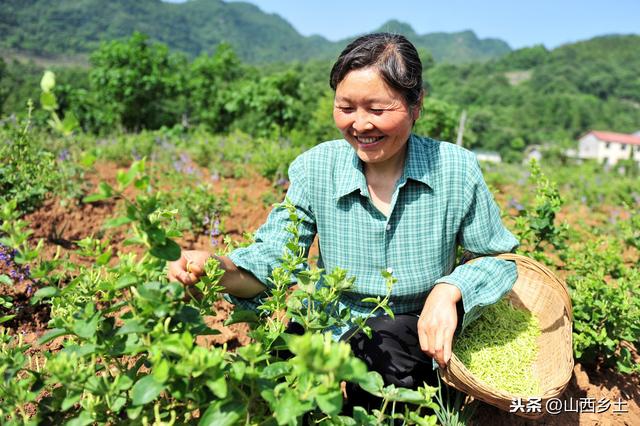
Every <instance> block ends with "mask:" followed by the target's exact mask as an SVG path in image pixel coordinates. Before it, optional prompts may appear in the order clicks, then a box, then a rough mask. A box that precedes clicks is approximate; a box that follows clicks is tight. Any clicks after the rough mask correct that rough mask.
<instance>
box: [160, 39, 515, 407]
mask: <svg viewBox="0 0 640 426" xmlns="http://www.w3.org/2000/svg"><path fill="white" fill-rule="evenodd" d="M330 84H331V87H332V88H333V89H334V91H335V103H334V111H333V117H334V120H335V123H336V126H337V127H338V129H339V130H340V131H341V132H342V135H343V136H344V140H337V141H331V142H325V143H322V144H320V145H317V146H316V147H314V148H312V149H311V150H309V151H307V152H306V153H304V154H302V155H300V156H299V157H298V158H297V159H296V160H295V161H294V162H293V163H292V164H291V167H290V169H289V179H290V181H291V184H290V187H289V190H288V192H287V196H288V197H289V199H290V200H291V201H292V202H293V203H294V205H295V206H296V208H297V213H298V216H299V217H300V218H302V219H303V222H302V226H301V229H300V242H301V244H303V245H304V246H305V248H306V249H307V253H308V249H309V247H310V246H311V243H312V241H313V239H314V237H315V236H316V235H317V236H318V238H319V248H320V259H319V262H318V263H319V266H320V267H323V268H325V269H326V270H329V271H330V270H332V269H333V268H335V267H341V268H343V269H346V270H347V271H349V273H350V275H352V276H355V277H357V279H356V285H355V288H354V289H353V290H352V291H350V292H348V293H346V294H345V295H344V296H343V298H342V300H341V303H343V304H344V305H345V306H348V307H349V308H351V311H352V315H366V314H367V313H368V312H369V310H370V309H371V305H370V304H363V303H361V302H360V300H361V299H363V298H364V297H370V296H374V297H375V296H378V295H381V296H384V295H385V294H386V291H387V289H386V286H385V282H384V279H383V277H382V276H381V274H380V271H381V270H384V269H386V270H389V271H392V273H393V275H394V277H395V278H397V280H398V281H397V283H396V284H395V286H394V288H393V292H392V296H391V299H390V301H391V303H390V305H391V308H392V310H393V311H394V313H395V319H391V318H390V317H387V316H380V317H377V318H373V319H371V320H370V321H369V325H370V326H371V327H372V329H373V337H372V338H371V339H368V338H367V337H366V336H364V334H363V333H360V334H356V335H355V336H353V337H352V338H351V339H350V340H349V342H350V344H351V346H352V348H353V351H354V353H355V355H356V356H358V357H360V358H361V359H363V360H364V361H365V362H366V363H367V364H368V366H369V368H370V369H373V370H376V371H378V372H379V373H381V374H382V376H383V378H384V380H385V382H386V384H391V383H393V384H395V385H396V386H403V387H410V388H415V387H417V386H420V385H422V384H423V382H424V381H427V382H428V383H431V384H433V382H434V377H435V376H434V371H433V367H432V364H435V363H437V364H438V365H439V366H440V367H442V368H444V367H445V366H446V364H447V363H448V361H449V359H450V358H451V346H452V340H453V336H454V332H455V330H456V328H457V326H458V322H459V321H458V317H463V318H461V321H460V322H461V323H463V324H461V326H465V325H466V324H467V323H468V322H469V321H472V320H473V319H474V318H475V317H476V316H477V314H478V309H479V307H481V306H484V305H487V304H491V303H494V302H496V301H497V300H498V299H499V298H500V297H501V296H502V295H503V294H505V293H506V292H507V291H508V290H509V289H510V288H511V286H512V285H513V283H514V282H515V280H516V268H515V265H514V264H512V263H511V262H508V261H503V260H500V259H496V258H493V257H484V258H483V259H480V260H478V261H476V262H474V263H472V264H464V265H460V266H457V267H455V258H456V249H457V246H458V245H459V244H460V245H462V246H463V247H464V248H465V250H467V251H469V252H472V253H474V254H476V255H492V254H497V253H502V252H509V251H512V250H513V249H514V248H515V247H517V245H518V242H517V240H516V239H515V238H514V237H513V236H512V235H511V234H510V233H509V232H508V231H507V230H506V229H505V228H504V226H503V225H502V223H501V220H500V214H499V211H498V208H497V206H496V204H495V202H494V200H493V197H492V196H491V194H490V192H489V190H488V189H487V186H486V184H485V182H484V180H483V178H482V174H481V172H480V169H479V167H478V164H477V161H476V160H475V156H474V155H473V154H472V153H470V152H468V151H466V150H464V149H463V148H460V147H458V146H456V145H453V144H450V143H445V142H439V141H435V140H432V139H429V138H424V137H420V136H417V135H414V134H412V133H411V129H412V127H413V124H414V123H415V121H416V120H417V119H418V118H419V116H420V110H421V106H422V99H423V89H422V65H421V63H420V58H419V56H418V53H417V51H416V49H415V47H414V46H413V45H412V44H411V43H410V42H409V41H408V40H407V39H406V38H404V37H403V36H401V35H395V34H386V33H381V34H371V35H366V36H363V37H360V38H358V39H357V40H355V41H354V42H352V43H351V44H349V45H348V46H347V47H346V48H345V50H344V51H343V52H342V53H341V55H340V57H339V58H338V60H337V62H336V63H335V65H334V66H333V69H332V70H331V76H330ZM287 221H288V213H287V212H286V211H285V210H284V209H274V210H273V211H272V212H271V214H270V215H269V218H268V220H267V222H266V223H265V224H264V225H263V226H262V227H261V228H260V229H259V230H258V231H257V233H256V241H255V243H254V244H252V245H251V246H249V247H246V248H240V249H237V250H235V251H234V252H232V253H231V254H230V255H229V256H228V257H220V258H219V261H220V263H221V264H222V266H223V268H224V270H225V274H224V277H223V278H222V281H221V284H222V285H223V286H224V287H225V288H226V291H227V292H228V293H229V295H230V298H231V300H232V301H234V302H235V303H237V304H241V305H244V306H251V304H252V302H253V301H254V299H252V298H255V297H256V296H257V295H260V294H261V293H263V292H264V291H265V290H268V286H269V282H268V280H267V278H268V277H269V275H270V271H271V270H273V269H274V268H275V267H277V266H278V263H279V259H280V257H281V255H282V252H283V248H284V244H285V243H286V241H287V239H288V237H289V236H288V234H287V233H286V231H285V230H284V228H285V226H286V223H287ZM208 257H209V253H207V252H202V251H185V252H184V253H183V255H182V258H181V259H180V260H178V261H176V262H174V263H172V264H171V265H170V269H169V278H170V279H172V280H177V281H180V282H182V283H184V284H193V283H195V282H196V281H197V280H198V278H199V276H201V274H202V273H203V264H204V261H205V260H206V259H207V258H208ZM463 311H464V316H462V312H463ZM335 334H336V338H339V337H341V336H346V335H350V334H351V333H349V331H348V330H345V329H342V330H337V331H336V333H335ZM434 361H435V363H434ZM348 394H349V405H351V406H354V405H363V406H367V405H368V404H367V402H368V401H369V399H368V398H367V397H366V396H364V395H362V394H361V393H358V392H357V391H356V390H355V389H351V392H348Z"/></svg>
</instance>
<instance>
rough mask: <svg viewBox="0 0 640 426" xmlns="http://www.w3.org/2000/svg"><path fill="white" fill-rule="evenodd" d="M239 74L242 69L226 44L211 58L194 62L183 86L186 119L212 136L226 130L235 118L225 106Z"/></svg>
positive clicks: (201, 57)
mask: <svg viewBox="0 0 640 426" xmlns="http://www.w3.org/2000/svg"><path fill="white" fill-rule="evenodd" d="M243 74H244V66H243V65H242V63H241V62H240V59H239V58H238V56H237V55H236V54H235V52H234V51H233V49H232V48H231V46H230V45H228V44H225V43H222V44H220V45H219V46H218V48H217V49H216V52H215V54H214V55H213V56H207V55H202V56H199V57H198V58H196V59H195V60H194V61H193V63H192V64H191V66H190V68H189V73H188V75H187V79H186V86H185V87H186V89H187V90H186V96H187V99H188V100H187V105H188V111H189V112H188V113H189V115H190V118H191V119H192V120H193V121H194V122H195V123H202V124H206V125H207V126H208V127H209V128H210V129H211V130H212V131H214V132H223V131H226V130H228V128H229V126H230V125H231V123H232V122H233V120H234V118H235V115H234V113H233V112H232V111H230V110H229V109H228V108H227V107H226V104H227V102H229V100H230V99H231V97H232V96H233V94H232V90H233V87H234V82H235V81H237V80H238V79H240V78H241V77H242V76H243Z"/></svg>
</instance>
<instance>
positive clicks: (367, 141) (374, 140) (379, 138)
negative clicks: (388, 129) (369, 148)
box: [356, 136, 384, 144]
mask: <svg viewBox="0 0 640 426" xmlns="http://www.w3.org/2000/svg"><path fill="white" fill-rule="evenodd" d="M383 137H384V136H377V137H375V138H363V137H357V138H356V139H358V142H360V143H364V144H367V143H374V142H378V141H379V140H381V139H382V138H383Z"/></svg>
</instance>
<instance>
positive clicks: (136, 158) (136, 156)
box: [131, 148, 142, 161]
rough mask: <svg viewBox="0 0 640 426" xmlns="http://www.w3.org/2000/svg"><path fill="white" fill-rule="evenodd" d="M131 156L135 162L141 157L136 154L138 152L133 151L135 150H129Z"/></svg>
mask: <svg viewBox="0 0 640 426" xmlns="http://www.w3.org/2000/svg"><path fill="white" fill-rule="evenodd" d="M131 155H132V156H133V158H134V159H135V160H136V161H139V160H140V159H141V158H142V156H140V154H138V150H137V149H135V148H133V149H131Z"/></svg>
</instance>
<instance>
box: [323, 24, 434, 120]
mask: <svg viewBox="0 0 640 426" xmlns="http://www.w3.org/2000/svg"><path fill="white" fill-rule="evenodd" d="M367 67H374V68H375V69H377V70H378V72H379V73H380V75H381V76H382V79H383V80H384V81H385V83H387V84H388V85H389V86H390V87H392V88H393V89H395V90H397V91H398V92H399V93H400V94H401V95H402V97H403V98H404V100H405V101H406V102H407V105H409V106H410V107H412V106H415V105H417V104H418V102H420V96H421V95H422V62H420V56H419V55H418V51H417V50H416V48H415V47H414V46H413V44H411V42H410V41H409V40H407V39H406V38H405V37H404V36H402V35H400V34H390V33H374V34H367V35H364V36H362V37H359V38H357V39H356V40H354V41H352V42H351V43H349V45H348V46H347V47H346V48H345V49H344V50H343V51H342V53H340V56H339V57H338V60H337V61H336V63H335V64H333V68H331V75H330V77H329V85H330V86H331V88H332V89H333V90H336V87H338V84H339V83H340V82H341V81H342V80H344V78H345V77H346V75H347V74H348V73H349V72H350V71H353V70H357V69H361V68H367Z"/></svg>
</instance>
